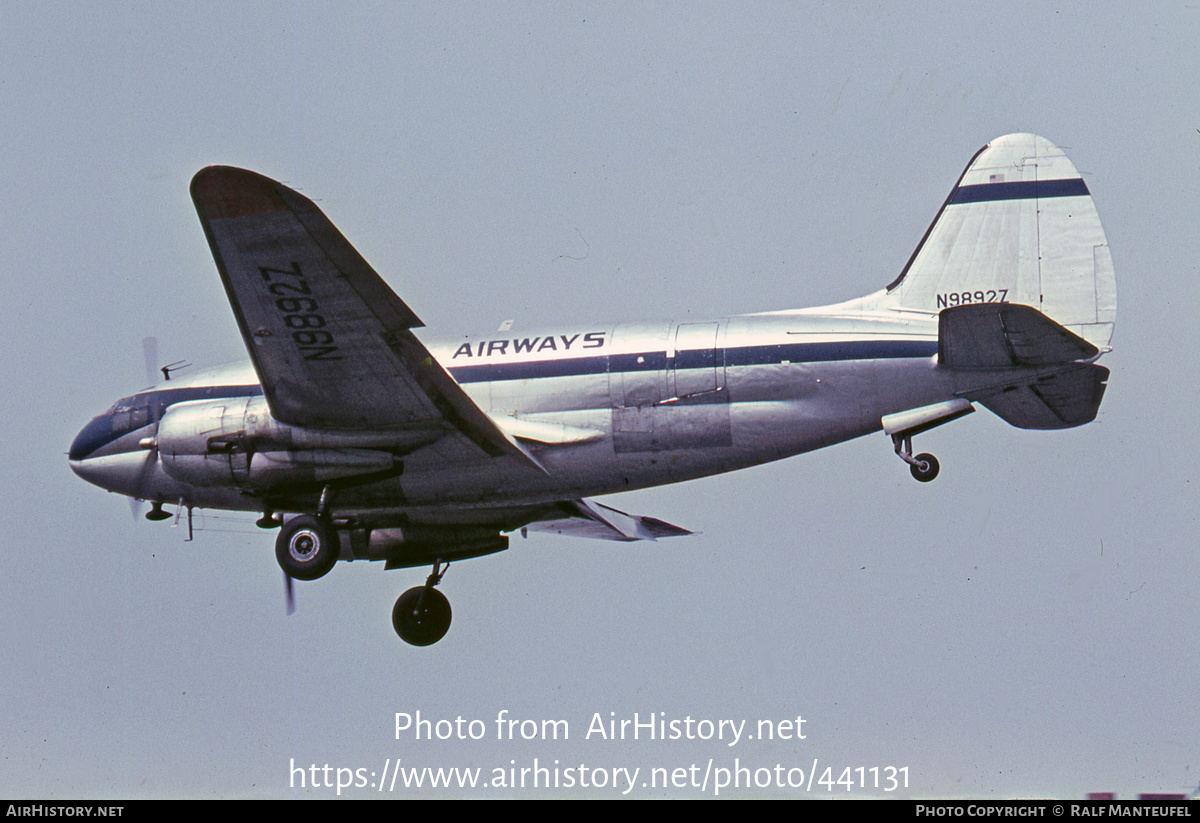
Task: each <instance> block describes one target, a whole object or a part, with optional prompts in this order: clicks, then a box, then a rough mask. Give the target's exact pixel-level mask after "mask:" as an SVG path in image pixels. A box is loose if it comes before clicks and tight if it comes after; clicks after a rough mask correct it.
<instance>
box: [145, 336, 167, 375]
mask: <svg viewBox="0 0 1200 823" xmlns="http://www.w3.org/2000/svg"><path fill="white" fill-rule="evenodd" d="M142 356H143V357H144V358H145V360H146V385H148V386H153V385H155V384H156V383H158V382H159V380H160V379H161V378H162V375H160V374H159V371H158V338H157V337H143V338H142Z"/></svg>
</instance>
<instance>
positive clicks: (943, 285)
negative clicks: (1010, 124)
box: [863, 134, 1117, 351]
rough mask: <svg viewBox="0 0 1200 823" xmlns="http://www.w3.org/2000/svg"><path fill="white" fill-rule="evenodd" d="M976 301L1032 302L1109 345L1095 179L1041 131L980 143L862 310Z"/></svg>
mask: <svg viewBox="0 0 1200 823" xmlns="http://www.w3.org/2000/svg"><path fill="white" fill-rule="evenodd" d="M877 301H878V302H877ZM974 303H1018V304H1023V305H1026V306H1032V307H1033V308H1035V309H1037V310H1038V311H1040V312H1042V313H1043V314H1045V315H1047V316H1048V317H1050V318H1052V319H1054V320H1055V321H1056V322H1057V323H1059V324H1061V325H1062V326H1065V327H1066V328H1067V329H1069V330H1070V331H1072V332H1073V333H1075V334H1077V335H1079V336H1080V337H1082V338H1083V339H1085V340H1087V341H1088V342H1089V343H1091V344H1092V345H1094V346H1096V347H1097V348H1098V349H1100V350H1101V351H1104V350H1106V349H1107V348H1108V344H1109V342H1110V340H1111V338H1112V330H1113V323H1114V321H1115V320H1116V313H1117V295H1116V281H1115V278H1114V275H1113V265H1112V258H1111V257H1110V255H1109V251H1108V241H1107V240H1106V239H1105V236H1104V229H1103V227H1102V226H1101V225H1100V217H1099V215H1097V214H1096V207H1095V205H1094V204H1093V203H1092V198H1091V194H1090V193H1089V191H1088V187H1087V184H1086V183H1085V182H1084V180H1083V178H1082V177H1081V176H1080V175H1079V172H1078V171H1076V170H1075V167H1074V166H1073V165H1072V164H1071V161H1070V160H1068V159H1067V156H1066V155H1065V154H1063V152H1062V151H1061V150H1060V149H1058V148H1057V147H1055V146H1054V145H1053V144H1051V143H1050V141H1048V140H1046V139H1045V138H1043V137H1038V136H1036V135H1032V134H1010V135H1007V136H1005V137H1000V138H998V139H996V140H993V141H992V142H991V143H989V144H988V145H986V146H984V147H983V148H982V149H980V150H979V152H978V153H977V154H976V155H975V157H974V158H972V160H971V162H970V164H969V165H968V166H967V169H966V171H964V172H963V175H962V177H961V178H960V179H959V181H958V184H957V185H956V186H955V187H954V190H953V191H951V192H950V196H949V197H948V198H946V202H945V203H944V204H943V205H942V208H941V210H940V211H939V212H938V214H937V217H936V218H934V221H933V224H932V225H931V226H930V227H929V230H928V231H926V232H925V236H924V237H923V238H922V239H921V243H920V245H918V246H917V249H916V251H914V252H913V255H912V257H911V258H909V261H908V264H907V265H906V266H905V267H904V270H903V271H902V272H901V273H900V276H899V277H897V278H896V280H895V281H894V282H892V283H891V284H890V285H889V286H888V287H887V289H886V291H885V292H884V293H882V294H878V295H872V296H871V297H869V298H866V299H865V300H864V301H863V307H864V308H866V307H868V306H872V307H879V308H892V309H908V310H914V311H920V312H929V313H937V312H940V311H942V310H943V309H947V308H951V307H954V306H960V305H966V304H974Z"/></svg>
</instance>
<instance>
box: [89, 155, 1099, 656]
mask: <svg viewBox="0 0 1200 823" xmlns="http://www.w3.org/2000/svg"><path fill="white" fill-rule="evenodd" d="M191 195H192V198H193V200H194V202H195V206H196V210H197V212H198V214H199V217H200V222H201V224H202V225H203V227H204V231H205V234H206V235H207V238H208V242H209V245H210V247H211V249H212V254H213V258H214V260H215V262H216V265H217V269H218V271H219V273H220V276H221V281H222V283H223V284H224V286H225V291H226V293H227V295H228V297H229V301H230V304H231V305H232V307H233V312H234V315H235V316H236V318H237V323H238V328H239V329H240V331H241V335H242V338H243V340H244V341H245V344H246V348H247V350H248V351H249V354H250V361H251V362H250V363H248V364H244V365H234V366H227V367H223V368H218V369H213V370H207V371H202V372H197V373H195V374H193V375H191V376H180V375H179V374H172V372H171V370H170V367H168V368H166V369H164V370H163V374H164V377H165V378H166V379H164V380H163V381H160V382H159V383H157V384H156V385H154V386H152V387H150V388H147V389H144V390H142V391H139V392H136V393H134V394H131V395H129V396H126V397H124V398H122V399H120V400H118V401H117V402H116V403H115V404H114V405H113V406H112V407H111V408H110V409H109V410H108V411H106V412H104V413H103V414H101V415H99V416H97V417H95V418H94V419H93V420H92V421H91V422H89V423H88V424H87V425H86V426H84V428H83V429H82V430H81V431H80V432H79V434H78V436H77V437H76V438H75V440H74V442H73V443H72V445H71V448H70V452H69V461H70V466H71V468H72V469H73V470H74V471H75V472H76V474H78V475H79V476H80V477H82V478H84V479H85V480H88V481H89V482H91V483H94V484H96V485H98V486H100V487H102V488H105V489H108V490H109V491H112V492H117V493H120V494H123V495H127V496H129V497H131V498H135V499H137V500H143V501H148V502H150V503H151V506H152V508H151V511H149V512H148V513H147V514H146V517H147V518H148V519H150V520H163V519H166V518H169V517H171V516H172V515H171V514H170V513H168V512H166V511H164V510H163V506H164V504H173V505H177V506H178V510H177V512H176V514H175V515H174V516H175V517H177V518H178V517H179V514H180V513H181V512H182V511H183V510H185V509H186V510H187V511H188V514H189V522H190V516H191V510H192V509H193V508H215V509H231V510H243V511H250V512H261V513H262V517H261V518H260V519H259V520H258V525H260V526H262V527H264V528H279V534H278V538H277V540H276V543H275V551H276V557H277V559H278V561H279V564H280V566H281V567H282V568H283V571H284V573H285V582H286V583H287V586H288V595H289V604H290V602H291V581H292V579H297V580H315V579H317V578H319V577H321V576H323V575H325V574H326V573H327V572H329V571H330V569H331V568H332V567H333V566H334V564H335V563H336V561H338V560H339V559H340V560H376V561H384V564H385V568H388V569H392V568H407V567H414V566H429V565H432V571H431V573H430V574H429V576H428V578H427V580H426V582H425V584H424V585H423V586H417V587H414V588H411V589H409V590H408V591H406V592H404V593H403V594H402V595H401V596H400V597H399V599H398V600H397V601H396V603H395V606H394V608H393V611H392V622H393V628H394V629H395V630H396V632H397V634H399V636H400V637H401V638H402V639H403V640H405V641H407V642H408V643H411V644H413V645H419V646H424V645H430V644H432V643H436V642H437V641H438V640H440V639H441V638H442V637H443V636H444V635H445V634H446V632H447V630H448V629H449V626H450V621H451V609H450V604H449V601H448V600H447V599H446V598H445V596H444V595H442V594H441V592H440V591H439V590H438V589H436V588H435V586H437V585H438V584H439V583H440V582H441V579H442V575H443V574H444V572H445V568H446V567H447V566H448V564H449V563H450V562H452V561H458V560H463V559H467V558H473V557H479V556H482V555H488V554H492V553H495V552H499V551H502V550H504V549H506V548H507V547H508V542H509V541H508V534H509V533H511V532H514V531H517V530H521V531H522V533H524V532H527V531H531V530H532V531H544V532H553V533H559V534H568V535H576V536H585V537H595V538H606V539H610V540H622V541H635V540H656V539H658V538H665V537H671V536H681V535H688V534H691V532H689V531H688V530H686V529H683V528H681V527H678V526H674V525H672V524H670V523H666V522H664V521H662V520H658V519H656V518H653V517H646V516H638V515H630V514H626V513H625V512H621V511H618V510H616V509H613V508H611V507H609V506H606V505H604V504H602V503H598V502H595V501H593V500H591V499H590V498H591V497H594V496H598V495H604V494H611V493H615V492H623V491H629V490H633V489H643V488H647V487H651V486H657V485H661V484H667V483H675V482H679V481H683V480H690V479H694V478H698V477H704V476H708V475H714V474H718V473H721V472H727V471H731V470H733V469H740V468H744V467H748V466H754V465H757V464H761V463H765V462H769V461H773V460H779V459H781V458H785V457H790V456H793V455H797V454H800V453H803V452H807V451H811V450H814V449H819V448H824V447H826V446H831V445H834V444H836V443H840V442H843V441H846V440H849V439H851V438H856V437H861V436H863V435H867V434H871V433H874V432H878V431H880V430H882V431H883V432H884V433H885V434H887V435H888V436H889V437H890V438H891V440H892V447H893V449H894V451H895V453H896V455H897V456H898V457H899V458H900V459H901V460H902V461H904V462H905V463H907V464H908V466H909V468H910V471H911V473H912V476H913V477H914V478H916V480H918V481H922V482H928V481H931V480H933V479H934V477H936V476H937V474H938V469H939V465H938V461H937V459H936V458H935V457H934V456H933V455H931V454H927V453H920V454H916V455H914V454H913V446H912V440H913V437H915V436H917V435H919V434H921V433H923V432H926V431H928V430H929V429H932V428H933V427H935V426H940V425H942V424H944V423H948V422H950V421H952V420H957V419H958V418H960V417H963V416H965V415H967V414H970V413H971V412H973V411H974V410H975V406H976V404H978V405H981V406H983V407H985V408H987V409H989V410H990V411H992V412H993V413H995V414H996V415H998V416H999V417H1001V418H1002V419H1004V420H1005V421H1007V422H1008V423H1010V424H1012V425H1014V426H1017V427H1020V428H1025V429H1060V428H1068V427H1072V426H1078V425H1082V424H1084V423H1087V422H1089V421H1091V420H1092V419H1094V418H1095V416H1096V414H1097V412H1098V410H1099V407H1100V401H1101V399H1102V397H1103V395H1104V389H1105V385H1106V381H1107V379H1108V376H1109V371H1108V369H1106V368H1105V367H1103V366H1100V365H1098V364H1097V363H1096V361H1097V360H1098V359H1099V358H1100V357H1101V356H1102V355H1103V354H1104V353H1106V352H1108V351H1111V347H1110V345H1109V343H1110V341H1111V337H1112V331H1113V324H1114V322H1115V318H1116V286H1115V279H1114V273H1113V264H1112V257H1111V255H1110V253H1109V247H1108V242H1107V240H1106V238H1105V235H1104V230H1103V228H1102V227H1101V225H1100V219H1099V216H1098V215H1097V213H1096V209H1095V205H1094V204H1093V202H1092V198H1091V194H1090V192H1089V190H1088V187H1087V184H1086V182H1085V181H1084V180H1083V178H1082V177H1081V176H1080V174H1079V172H1078V171H1076V169H1075V167H1074V166H1073V165H1072V163H1071V161H1070V160H1068V159H1067V157H1066V155H1065V154H1064V153H1063V152H1062V151H1061V150H1060V149H1058V148H1057V147H1055V146H1054V145H1053V144H1051V143H1050V142H1049V141H1048V140H1046V139H1045V138H1042V137H1038V136H1035V135H1032V134H1011V135H1007V136H1004V137H1000V138H998V139H996V140H993V141H992V142H991V143H988V144H987V145H986V146H984V147H983V148H982V149H980V150H979V151H978V152H977V153H976V154H975V156H974V157H973V158H972V159H971V161H970V163H969V164H968V165H967V168H966V170H965V171H964V172H963V173H962V175H961V176H960V178H959V179H958V182H957V183H956V184H955V186H954V188H953V189H952V190H951V192H950V195H949V196H948V197H947V198H946V200H945V202H944V203H943V204H942V206H941V208H940V209H939V210H938V212H937V215H936V216H935V218H934V220H933V222H932V224H931V225H930V226H929V229H928V230H927V231H926V232H925V235H924V236H923V237H922V238H921V241H920V243H919V244H918V245H917V248H916V250H915V251H914V252H913V253H912V256H911V257H910V258H909V259H908V262H907V263H906V264H905V265H904V267H903V269H902V270H901V271H900V274H899V276H897V277H896V278H895V279H894V280H892V282H891V283H889V284H888V285H887V286H886V287H884V288H883V289H880V290H879V291H876V292H874V293H872V294H869V295H867V296H866V297H862V298H859V299H856V300H850V301H848V302H844V303H839V304H837V305H833V306H827V307H823V308H813V309H800V310H789V311H776V312H769V313H762V314H750V315H742V316H735V317H718V318H715V319H712V320H692V319H688V320H685V321H661V322H633V323H620V324H615V325H612V324H595V325H581V326H575V327H572V328H566V329H550V330H545V331H538V332H536V333H535V332H526V331H523V330H522V331H516V330H512V329H511V328H508V329H506V330H503V331H497V332H492V333H486V334H482V335H466V336H458V337H447V338H443V339H441V340H433V339H430V340H429V341H428V342H423V341H422V339H420V338H418V336H417V335H416V334H415V333H414V331H413V330H414V329H416V328H419V327H421V326H422V323H421V321H420V320H419V319H418V318H417V315H416V314H414V313H413V311H412V310H411V309H410V308H409V307H408V306H407V305H406V304H405V303H404V302H403V301H402V300H401V299H400V298H399V297H397V296H396V294H395V293H394V292H393V291H392V290H391V288H389V287H388V285H387V284H386V283H385V282H384V280H383V279H382V278H381V277H380V276H379V275H378V274H377V273H376V272H375V271H374V270H373V269H372V268H371V266H370V265H369V264H368V263H367V262H366V261H365V260H364V259H363V258H362V257H361V256H360V255H359V254H358V252H357V251H355V249H354V247H353V246H351V245H350V243H349V242H348V241H347V240H346V239H345V238H344V237H343V236H342V234H341V233H340V232H339V231H338V230H337V229H336V228H335V227H334V225H333V223H332V222H330V220H329V219H328V218H327V217H326V216H325V214H324V213H322V211H321V210H320V209H318V208H317V206H316V205H315V204H314V203H313V202H312V201H311V200H309V199H308V198H306V197H304V196H303V195H301V194H299V193H297V192H295V191H293V190H292V189H290V188H288V187H286V186H283V185H282V184H280V183H277V182H275V181H273V180H270V179H268V178H266V177H263V176H261V175H259V174H256V173H254V172H251V171H245V170H242V169H236V168H230V167H225V166H211V167H208V168H205V169H202V170H201V171H200V172H198V173H197V174H196V176H195V177H194V179H193V180H192V184H191ZM501 328H502V329H504V328H505V327H504V326H502V327H501ZM173 365H174V364H173Z"/></svg>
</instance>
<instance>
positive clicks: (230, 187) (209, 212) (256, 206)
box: [191, 166, 289, 220]
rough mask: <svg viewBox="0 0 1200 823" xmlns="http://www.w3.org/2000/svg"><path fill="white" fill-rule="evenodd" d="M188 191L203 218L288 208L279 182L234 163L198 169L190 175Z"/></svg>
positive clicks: (238, 215)
mask: <svg viewBox="0 0 1200 823" xmlns="http://www.w3.org/2000/svg"><path fill="white" fill-rule="evenodd" d="M191 191H192V200H193V201H194V202H195V203H196V209H197V211H199V212H200V215H201V217H203V218H204V219H206V220H217V219H221V218H227V217H246V216H248V215H255V214H270V213H271V212H277V211H288V210H289V208H288V205H287V203H286V202H285V201H284V199H283V197H282V196H281V194H280V192H279V184H278V183H276V182H275V181H274V180H272V179H270V178H269V177H263V176H262V175H261V174H257V173H255V172H252V171H247V170H246V169H238V168H234V167H233V166H208V167H206V168H203V169H201V170H200V171H198V172H196V176H195V177H193V178H192V187H191Z"/></svg>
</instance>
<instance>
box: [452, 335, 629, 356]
mask: <svg viewBox="0 0 1200 823" xmlns="http://www.w3.org/2000/svg"><path fill="white" fill-rule="evenodd" d="M605 335H606V333H605V332H602V331H591V332H587V333H586V334H580V333H576V334H572V335H569V336H568V335H565V334H560V335H558V336H557V337H555V336H553V335H551V336H548V337H532V338H530V337H523V338H521V339H520V340H517V339H511V340H480V341H479V342H478V343H474V344H472V343H463V344H462V345H461V346H459V347H458V349H457V350H455V352H454V357H453V358H451V359H457V358H459V357H496V356H501V357H507V356H509V355H512V354H525V353H530V354H532V353H534V352H543V351H554V352H556V351H570V350H571V348H572V347H574V348H576V349H580V348H583V349H598V348H600V347H601V346H603V345H604V344H605V343H606V342H607V338H606V336H605Z"/></svg>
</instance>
